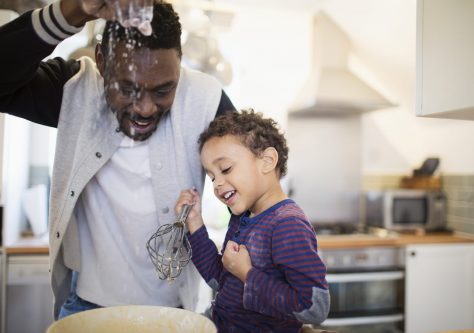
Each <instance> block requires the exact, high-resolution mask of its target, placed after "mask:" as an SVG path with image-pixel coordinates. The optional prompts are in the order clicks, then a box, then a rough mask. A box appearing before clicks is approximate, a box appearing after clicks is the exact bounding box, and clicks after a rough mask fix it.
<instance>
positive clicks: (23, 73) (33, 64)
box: [0, 2, 81, 127]
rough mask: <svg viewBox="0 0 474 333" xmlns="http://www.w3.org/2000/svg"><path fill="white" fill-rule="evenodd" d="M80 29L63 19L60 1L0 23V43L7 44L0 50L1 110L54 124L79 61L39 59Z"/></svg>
mask: <svg viewBox="0 0 474 333" xmlns="http://www.w3.org/2000/svg"><path fill="white" fill-rule="evenodd" d="M78 17H79V16H78ZM80 30H81V28H80V27H79V28H78V27H74V26H72V25H70V24H69V23H68V22H67V21H66V18H65V17H64V15H63V14H62V12H61V4H60V3H59V2H56V3H53V4H51V5H48V6H46V7H44V8H42V9H37V10H35V11H32V12H27V13H25V14H23V15H22V16H20V17H19V18H17V19H16V20H14V21H12V22H10V23H8V24H6V25H4V26H2V27H0V44H1V45H5V46H6V47H4V48H3V49H2V52H0V71H1V73H2V75H0V112H4V113H10V114H12V115H15V116H19V117H22V118H25V119H28V120H31V121H33V122H36V123H39V124H43V125H47V126H53V127H54V126H57V122H58V118H59V110H60V106H61V99H62V91H63V86H64V84H65V82H67V80H69V79H70V78H71V77H72V76H73V75H74V74H75V73H77V71H78V70H79V63H78V62H76V61H65V60H63V59H60V58H55V59H51V60H48V61H47V62H42V59H44V58H45V57H46V56H48V55H49V54H51V52H52V51H53V50H54V48H55V47H56V45H57V44H59V43H60V42H61V41H62V40H63V39H65V38H67V37H69V36H71V35H73V34H75V33H76V32H78V31H80Z"/></svg>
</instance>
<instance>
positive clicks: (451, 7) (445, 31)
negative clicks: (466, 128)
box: [416, 0, 474, 120]
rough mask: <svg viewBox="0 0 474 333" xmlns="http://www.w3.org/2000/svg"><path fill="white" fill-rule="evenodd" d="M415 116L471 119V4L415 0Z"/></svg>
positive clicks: (473, 61)
mask: <svg viewBox="0 0 474 333" xmlns="http://www.w3.org/2000/svg"><path fill="white" fill-rule="evenodd" d="M416 37H417V45H416V62H417V63H416V114H417V116H428V117H439V118H452V119H468V120H474V1H472V0H417V36H416Z"/></svg>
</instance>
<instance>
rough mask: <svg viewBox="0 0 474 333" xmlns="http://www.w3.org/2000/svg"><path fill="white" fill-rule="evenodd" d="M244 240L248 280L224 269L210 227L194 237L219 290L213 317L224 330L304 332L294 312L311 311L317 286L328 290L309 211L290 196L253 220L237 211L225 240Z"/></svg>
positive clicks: (201, 264)
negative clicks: (209, 230) (248, 257)
mask: <svg viewBox="0 0 474 333" xmlns="http://www.w3.org/2000/svg"><path fill="white" fill-rule="evenodd" d="M229 239H232V240H234V241H236V242H237V243H239V244H244V245H245V246H246V247H247V250H248V251H249V253H250V258H251V260H252V266H253V268H252V269H251V270H250V272H249V274H248V275H247V281H246V283H245V284H244V283H242V282H241V281H240V280H239V279H238V278H237V277H235V276H233V275H232V274H230V273H229V272H228V271H227V270H225V269H224V268H223V265H222V255H221V254H219V253H218V251H217V247H216V246H215V244H214V243H213V242H212V241H211V240H210V239H209V236H208V233H207V230H206V228H205V227H202V228H200V229H199V230H197V231H196V232H195V233H194V234H192V235H190V236H189V241H190V242H191V246H192V249H193V258H192V260H193V263H194V265H195V266H196V268H197V269H198V270H199V272H200V273H201V275H202V277H203V278H204V280H206V282H207V283H208V284H209V285H210V286H211V287H212V288H213V289H214V290H216V291H217V294H216V298H215V300H214V301H213V307H212V318H213V320H214V323H215V324H216V326H217V327H218V330H219V332H220V333H223V332H239V333H241V332H252V333H256V332H298V331H299V329H300V328H301V326H302V323H300V322H299V321H298V320H297V319H296V318H295V315H294V313H299V312H301V311H303V310H306V309H309V308H310V307H311V306H312V305H313V302H312V295H313V288H314V287H316V288H320V289H323V290H327V288H328V285H327V282H326V279H325V277H326V267H325V265H324V263H323V262H322V261H321V259H320V257H319V255H318V251H317V241H316V235H315V233H314V230H313V228H312V226H311V224H310V223H309V222H308V219H307V217H306V215H305V214H304V212H303V211H302V210H301V208H299V206H298V205H297V204H296V203H295V202H294V201H293V200H291V199H286V200H283V201H281V202H279V203H278V204H276V205H274V206H273V207H271V208H269V209H267V210H266V211H264V212H263V213H261V214H259V215H257V216H254V217H252V218H250V217H249V216H248V213H247V214H244V215H241V216H235V215H232V217H231V219H230V222H229V228H228V230H227V234H226V237H225V240H224V245H223V247H222V248H223V249H225V246H226V244H227V241H228V240H229Z"/></svg>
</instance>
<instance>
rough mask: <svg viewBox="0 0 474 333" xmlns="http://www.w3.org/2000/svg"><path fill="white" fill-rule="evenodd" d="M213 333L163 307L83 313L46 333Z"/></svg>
mask: <svg viewBox="0 0 474 333" xmlns="http://www.w3.org/2000/svg"><path fill="white" fill-rule="evenodd" d="M64 332H68V333H83V332H87V333H178V332H194V333H216V332H217V330H216V327H215V326H214V324H213V323H212V321H211V320H210V319H208V318H206V317H204V316H203V315H200V314H197V313H195V312H192V311H188V310H183V309H176V308H168V307H163V306H141V305H128V306H112V307H107V308H100V309H94V310H89V311H83V312H79V313H76V314H73V315H71V316H68V317H66V318H63V319H61V320H59V321H56V322H55V323H53V324H52V325H51V326H50V327H49V328H48V330H47V331H46V333H64Z"/></svg>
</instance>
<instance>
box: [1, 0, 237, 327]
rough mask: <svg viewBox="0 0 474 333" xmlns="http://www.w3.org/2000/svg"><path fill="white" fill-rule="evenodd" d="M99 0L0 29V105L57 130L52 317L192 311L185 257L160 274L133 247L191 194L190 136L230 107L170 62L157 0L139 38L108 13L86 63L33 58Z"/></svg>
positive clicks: (171, 50) (99, 7) (99, 8)
mask: <svg viewBox="0 0 474 333" xmlns="http://www.w3.org/2000/svg"><path fill="white" fill-rule="evenodd" d="M108 3H109V2H107V3H105V2H103V3H102V2H101V1H100V0H83V2H82V3H78V2H77V0H61V1H60V2H55V3H53V4H51V5H49V6H47V7H45V8H43V9H37V10H35V11H33V12H28V13H25V14H24V15H22V16H20V17H19V18H18V19H16V20H15V21H13V22H11V23H9V24H7V25H5V26H3V27H1V28H0V43H1V45H4V47H3V48H2V52H1V53H0V64H1V65H0V66H1V72H2V75H1V77H0V112H5V113H9V114H12V115H15V116H19V117H22V118H25V119H28V120H30V121H33V122H36V123H39V124H43V125H47V126H52V127H57V129H58V134H57V144H56V155H55V163H54V169H53V178H52V186H51V200H50V202H51V206H50V221H49V227H50V268H51V284H52V289H53V293H54V296H55V305H54V316H55V318H56V319H57V318H61V317H64V316H66V315H69V314H72V313H75V312H77V311H82V310H87V309H91V308H95V307H98V306H112V305H122V304H150V305H163V306H173V307H184V308H186V309H191V310H193V309H194V306H195V304H196V302H197V290H198V281H199V278H198V274H197V271H196V270H195V268H194V266H192V264H189V265H188V266H186V268H185V269H184V270H183V272H182V274H181V275H180V277H179V278H178V279H177V280H176V281H175V283H173V284H169V283H168V282H166V281H165V282H163V281H161V280H159V279H157V277H156V274H155V272H154V267H153V265H152V263H151V261H150V260H149V258H148V254H147V251H146V247H145V244H146V241H147V240H148V238H149V237H150V236H151V235H152V234H153V232H154V231H155V230H156V229H157V228H158V227H159V226H160V225H162V224H165V223H170V222H172V221H173V220H174V217H175V216H174V214H173V207H174V204H175V202H176V199H177V198H178V196H179V193H180V191H181V190H182V189H184V188H189V187H193V186H194V187H196V189H197V190H198V191H199V192H202V189H203V180H204V174H203V171H202V169H201V166H200V161H199V153H198V149H197V138H198V136H199V134H200V133H201V131H202V130H204V129H205V128H206V127H207V125H208V124H209V122H210V121H211V120H212V119H214V117H215V116H216V115H218V114H220V113H223V112H225V111H227V110H232V109H234V107H233V105H232V103H231V102H230V100H229V99H228V97H227V96H226V95H225V93H224V92H223V91H222V88H221V87H220V85H219V84H218V83H217V81H216V80H215V79H213V78H211V77H209V76H207V75H205V74H202V73H198V72H195V71H190V70H186V69H184V68H181V67H180V59H181V41H180V35H181V25H180V23H179V18H178V16H177V14H176V13H175V12H174V11H173V9H172V7H171V5H169V4H165V3H162V2H157V3H155V6H154V11H153V21H152V23H151V27H152V29H153V32H152V34H151V35H150V36H144V35H142V34H141V33H140V32H138V30H135V29H134V28H132V29H127V30H125V29H124V28H123V27H122V26H121V25H120V24H119V23H117V22H108V23H107V25H106V28H105V30H104V37H103V43H102V45H101V46H99V45H98V46H97V47H96V52H95V57H96V63H97V65H96V64H95V63H94V62H93V61H92V60H90V59H89V58H86V57H85V58H81V59H80V60H79V61H74V60H70V61H65V60H63V59H59V58H55V59H52V60H48V61H47V62H41V60H42V59H43V58H44V57H46V56H47V55H49V54H50V53H51V52H52V51H53V49H54V48H55V46H56V45H57V44H58V43H59V42H60V41H61V40H62V39H64V38H67V37H68V36H70V35H73V34H74V33H76V32H78V31H79V30H80V28H81V26H82V25H83V24H84V23H85V22H86V21H88V20H90V19H92V18H94V17H95V16H94V15H98V16H101V17H105V18H111V17H113V15H112V16H111V14H110V11H107V10H104V8H106V9H107V8H108ZM109 9H110V8H109ZM19 148H20V147H19ZM73 272H74V274H73ZM73 276H74V279H73ZM72 280H74V283H73V284H72V288H71V281H72ZM76 283H77V286H76Z"/></svg>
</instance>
